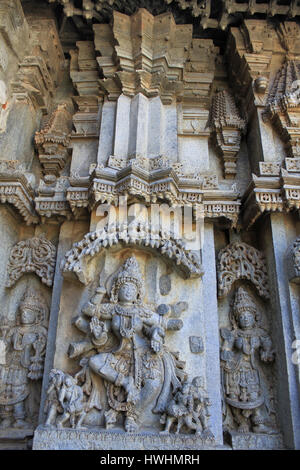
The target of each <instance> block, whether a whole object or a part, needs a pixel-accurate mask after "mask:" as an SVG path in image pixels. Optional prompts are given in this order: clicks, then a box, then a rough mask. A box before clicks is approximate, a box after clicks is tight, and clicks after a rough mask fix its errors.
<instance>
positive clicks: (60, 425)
mask: <svg viewBox="0 0 300 470" xmlns="http://www.w3.org/2000/svg"><path fill="white" fill-rule="evenodd" d="M69 418H70V413H68V412H67V411H65V413H64V414H63V415H62V416H61V417H60V418H58V420H57V427H58V428H59V429H62V428H63V427H64V424H65V423H66V422H67V421H68V419H69Z"/></svg>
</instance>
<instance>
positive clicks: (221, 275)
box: [218, 242, 270, 299]
mask: <svg viewBox="0 0 300 470" xmlns="http://www.w3.org/2000/svg"><path fill="white" fill-rule="evenodd" d="M239 279H247V280H248V281H251V282H252V283H253V284H254V286H255V287H256V289H257V291H258V293H259V294H260V295H261V296H262V297H264V298H265V299H268V298H269V297H270V292H269V284H268V275H267V268H266V261H265V258H264V256H263V254H262V253H261V252H260V251H259V250H257V249H256V248H253V247H252V246H250V245H247V244H246V243H243V242H235V243H231V244H230V245H228V246H227V247H226V248H224V249H223V250H221V251H220V252H219V255H218V291H219V296H220V297H224V296H225V295H227V294H228V293H229V292H230V290H231V288H232V286H233V283H234V282H235V281H237V280H239Z"/></svg>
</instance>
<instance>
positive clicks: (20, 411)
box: [14, 401, 30, 428]
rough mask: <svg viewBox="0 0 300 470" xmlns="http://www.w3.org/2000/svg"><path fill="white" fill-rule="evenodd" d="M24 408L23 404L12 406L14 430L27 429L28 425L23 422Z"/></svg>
mask: <svg viewBox="0 0 300 470" xmlns="http://www.w3.org/2000/svg"><path fill="white" fill-rule="evenodd" d="M25 415H26V413H25V406H24V402H23V401H22V402H21V403H16V404H15V405H14V418H15V422H14V428H28V427H30V424H29V423H27V421H25Z"/></svg>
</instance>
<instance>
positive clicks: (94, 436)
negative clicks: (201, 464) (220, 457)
mask: <svg viewBox="0 0 300 470" xmlns="http://www.w3.org/2000/svg"><path fill="white" fill-rule="evenodd" d="M224 448H225V446H224ZM33 449H34V450H72V449H77V450H120V449H128V450H213V449H223V446H214V445H213V444H212V442H211V441H209V440H207V441H205V440H202V439H201V438H199V437H198V436H196V437H195V436H184V435H182V434H181V435H165V436H160V435H157V434H153V433H150V432H148V433H146V432H145V433H130V434H127V433H124V432H120V431H101V432H99V431H97V430H94V429H91V430H80V431H79V430H73V429H63V430H51V429H47V428H45V427H43V426H41V427H39V428H38V429H37V430H36V432H35V436H34V442H33Z"/></svg>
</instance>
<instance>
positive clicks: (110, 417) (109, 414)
mask: <svg viewBox="0 0 300 470" xmlns="http://www.w3.org/2000/svg"><path fill="white" fill-rule="evenodd" d="M104 417H105V428H106V429H109V428H111V427H112V426H113V425H114V424H115V423H116V422H117V417H118V412H117V411H116V410H113V409H112V408H111V409H110V410H108V411H105V413H104Z"/></svg>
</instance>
